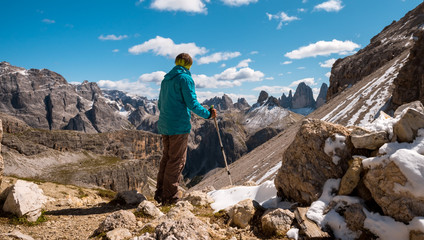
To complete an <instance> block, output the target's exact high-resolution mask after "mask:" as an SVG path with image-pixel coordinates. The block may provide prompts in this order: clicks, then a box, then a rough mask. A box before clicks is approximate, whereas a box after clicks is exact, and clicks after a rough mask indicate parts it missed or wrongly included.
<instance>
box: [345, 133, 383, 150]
mask: <svg viewBox="0 0 424 240" xmlns="http://www.w3.org/2000/svg"><path fill="white" fill-rule="evenodd" d="M351 140H352V143H353V146H355V148H365V149H369V150H376V149H379V148H380V147H381V146H383V144H385V143H388V142H389V138H388V135H387V132H386V131H378V132H370V133H363V134H359V133H352V135H351Z"/></svg>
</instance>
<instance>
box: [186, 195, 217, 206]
mask: <svg viewBox="0 0 424 240" xmlns="http://www.w3.org/2000/svg"><path fill="white" fill-rule="evenodd" d="M183 200H185V201H189V202H190V203H191V204H193V205H194V206H208V205H209V204H211V203H213V202H214V200H213V199H212V197H211V196H209V195H208V194H207V193H204V192H201V191H194V192H190V193H188V194H187V195H186V196H185V197H184V198H183Z"/></svg>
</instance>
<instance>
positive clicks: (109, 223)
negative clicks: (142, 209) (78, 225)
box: [94, 210, 137, 235]
mask: <svg viewBox="0 0 424 240" xmlns="http://www.w3.org/2000/svg"><path fill="white" fill-rule="evenodd" d="M136 225H137V220H136V218H135V215H134V213H132V212H131V211H126V210H120V211H117V212H114V213H112V214H110V215H108V216H107V217H106V219H105V220H104V221H103V222H102V223H101V224H100V226H99V227H98V228H97V229H96V231H94V235H98V234H100V233H106V232H109V231H112V230H113V229H116V228H127V229H131V228H134V227H135V226H136Z"/></svg>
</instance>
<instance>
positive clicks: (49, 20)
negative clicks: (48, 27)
mask: <svg viewBox="0 0 424 240" xmlns="http://www.w3.org/2000/svg"><path fill="white" fill-rule="evenodd" d="M41 21H42V22H43V23H47V24H53V23H56V21H55V20H52V19H47V18H45V19H43V20H41Z"/></svg>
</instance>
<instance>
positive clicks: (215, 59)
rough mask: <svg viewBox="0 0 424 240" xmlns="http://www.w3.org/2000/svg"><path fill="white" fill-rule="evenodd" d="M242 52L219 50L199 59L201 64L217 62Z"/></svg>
mask: <svg viewBox="0 0 424 240" xmlns="http://www.w3.org/2000/svg"><path fill="white" fill-rule="evenodd" d="M240 55H241V53H240V52H217V53H214V54H212V55H209V56H205V57H201V58H200V59H199V61H198V63H199V64H209V63H216V62H220V61H225V60H228V59H231V58H235V57H238V56H240Z"/></svg>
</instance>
